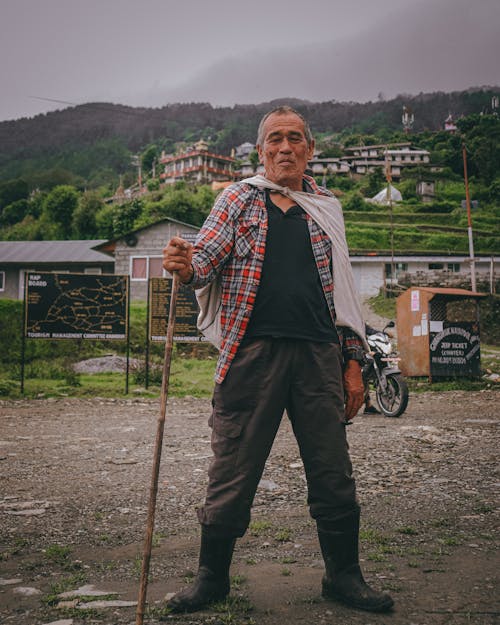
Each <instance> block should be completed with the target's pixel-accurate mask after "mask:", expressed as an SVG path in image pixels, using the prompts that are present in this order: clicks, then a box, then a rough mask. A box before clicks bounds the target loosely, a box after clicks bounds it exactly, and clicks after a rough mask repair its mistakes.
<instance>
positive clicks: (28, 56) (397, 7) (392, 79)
mask: <svg viewBox="0 0 500 625" xmlns="http://www.w3.org/2000/svg"><path fill="white" fill-rule="evenodd" d="M499 42H500V2H498V0H475V1H474V2H472V1H471V0H383V2H380V1H377V0H350V2H345V0H310V1H309V2H308V3H307V4H305V3H304V2H303V1H302V0H286V1H285V0H280V1H277V2H269V0H253V1H252V3H251V4H249V3H248V2H238V1H237V0H212V1H211V2H210V3H208V2H203V3H202V2H200V3H193V2H185V3H179V2H178V1H176V0H175V1H174V0H143V1H142V2H141V3H138V2H137V1H136V0H104V1H103V0H86V1H85V2H81V0H43V2H40V0H4V2H3V4H2V20H1V21H0V54H1V56H2V59H4V60H3V61H2V63H1V64H0V85H1V88H2V97H1V98H0V119H9V118H16V117H21V116H26V115H28V116H29V115H34V114H36V113H39V112H43V111H47V110H52V109H54V108H63V106H64V105H62V104H57V103H54V102H46V101H43V100H40V99H33V98H31V97H30V96H37V97H38V98H52V99H54V100H62V101H66V102H72V103H84V102H89V101H108V102H120V103H123V104H132V105H137V106H162V105H164V104H166V103H168V102H173V101H186V100H188V101H209V102H211V103H213V104H223V105H226V104H234V103H252V102H262V101H267V100H270V99H273V98H277V97H285V96H292V97H301V98H305V99H309V100H312V101H320V100H330V99H337V100H367V99H374V98H376V97H377V94H378V93H379V92H383V93H385V95H386V96H387V97H391V96H393V95H395V94H397V93H401V92H409V93H418V92H420V91H429V90H443V91H447V90H451V89H462V88H467V87H469V86H479V85H483V84H500V76H499V72H500V70H499V69H498V66H499V64H498V61H497V59H498V58H499V56H500V55H499V52H500V43H499Z"/></svg>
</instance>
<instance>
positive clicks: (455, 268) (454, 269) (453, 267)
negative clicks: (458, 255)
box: [447, 263, 460, 273]
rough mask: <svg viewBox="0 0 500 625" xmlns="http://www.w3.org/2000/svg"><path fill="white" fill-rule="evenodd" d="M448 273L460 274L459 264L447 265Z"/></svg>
mask: <svg viewBox="0 0 500 625" xmlns="http://www.w3.org/2000/svg"><path fill="white" fill-rule="evenodd" d="M447 267H448V271H451V272H453V273H460V263H448V265H447Z"/></svg>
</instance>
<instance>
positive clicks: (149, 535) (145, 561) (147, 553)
mask: <svg viewBox="0 0 500 625" xmlns="http://www.w3.org/2000/svg"><path fill="white" fill-rule="evenodd" d="M178 291H179V276H178V275H177V272H174V273H173V279H172V292H171V293H170V310H169V313H168V326H167V337H166V339H165V357H164V360H163V375H162V380H161V393H160V416H159V417H158V427H157V430H156V441H155V448H154V457H153V473H152V476H151V489H150V493H149V505H148V518H147V525H146V538H145V541H144V552H143V558H142V570H141V583H140V586H139V599H138V601H137V611H136V620H135V623H136V625H142V624H143V620H144V606H145V603H146V592H147V588H148V576H149V563H150V561H151V545H152V543H153V530H154V524H155V510H156V495H157V493H158V475H159V473H160V460H161V449H162V443H163V430H164V428H165V415H166V410H167V398H168V386H169V380H170V363H171V361H172V348H173V343H174V325H175V309H176V306H177V293H178Z"/></svg>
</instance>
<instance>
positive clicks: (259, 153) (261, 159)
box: [255, 145, 264, 163]
mask: <svg viewBox="0 0 500 625" xmlns="http://www.w3.org/2000/svg"><path fill="white" fill-rule="evenodd" d="M255 147H256V149H257V154H258V155H259V163H263V162H264V155H263V153H262V148H261V147H260V145H256V146H255Z"/></svg>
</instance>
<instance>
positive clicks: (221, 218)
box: [190, 176, 363, 383]
mask: <svg viewBox="0 0 500 625" xmlns="http://www.w3.org/2000/svg"><path fill="white" fill-rule="evenodd" d="M304 178H305V182H306V186H307V187H308V190H309V191H311V192H312V193H317V194H323V195H326V194H328V192H326V191H324V190H323V189H320V188H319V187H318V186H317V184H316V182H315V181H314V179H313V178H311V177H309V176H305V177H304ZM307 223H308V227H309V233H310V235H311V244H312V249H313V253H314V257H315V259H316V266H317V268H318V273H319V276H320V280H321V284H322V286H323V292H324V294H325V298H326V301H327V304H328V308H329V310H330V314H331V316H332V320H333V322H334V323H335V307H334V304H333V277H332V272H331V241H330V239H329V238H328V236H327V235H326V234H325V233H324V232H323V230H321V228H320V227H319V226H318V225H317V224H316V222H314V221H313V220H312V219H311V217H310V216H309V215H307ZM266 235H267V210H266V200H265V192H264V191H262V190H259V189H257V188H256V187H254V186H250V185H248V184H246V183H236V184H234V185H231V186H230V187H228V188H227V189H225V190H224V191H223V192H222V193H221V195H220V196H219V197H218V198H217V201H216V203H215V205H214V207H213V208H212V210H211V212H210V214H209V216H208V217H207V219H206V221H205V223H204V224H203V226H202V228H201V230H200V232H199V233H198V236H197V239H196V243H195V246H194V250H193V261H192V263H193V271H194V274H193V279H192V281H191V282H190V286H192V287H193V288H195V289H198V288H201V287H202V286H205V285H206V284H208V283H209V282H211V281H212V280H213V279H214V278H215V276H216V275H217V273H219V272H221V274H222V308H221V328H222V342H221V347H220V354H219V360H218V363H217V369H216V372H215V381H216V382H217V383H220V382H222V380H223V379H224V377H225V375H226V373H227V371H228V370H229V367H230V365H231V362H232V360H233V358H234V356H235V354H236V351H237V350H238V347H239V345H240V342H241V340H242V338H243V336H244V334H245V331H246V328H247V325H248V321H249V319H250V315H251V314H252V310H253V306H254V303H255V297H256V295H257V289H258V287H259V283H260V278H261V273H262V264H263V261H264V254H265V251H266ZM337 331H338V333H339V337H340V340H341V344H342V351H343V354H344V359H345V360H347V359H349V358H358V357H359V355H360V353H362V351H363V344H362V342H361V339H360V338H359V337H358V336H357V335H356V334H355V333H354V332H353V331H352V330H350V329H348V328H340V327H337Z"/></svg>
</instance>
